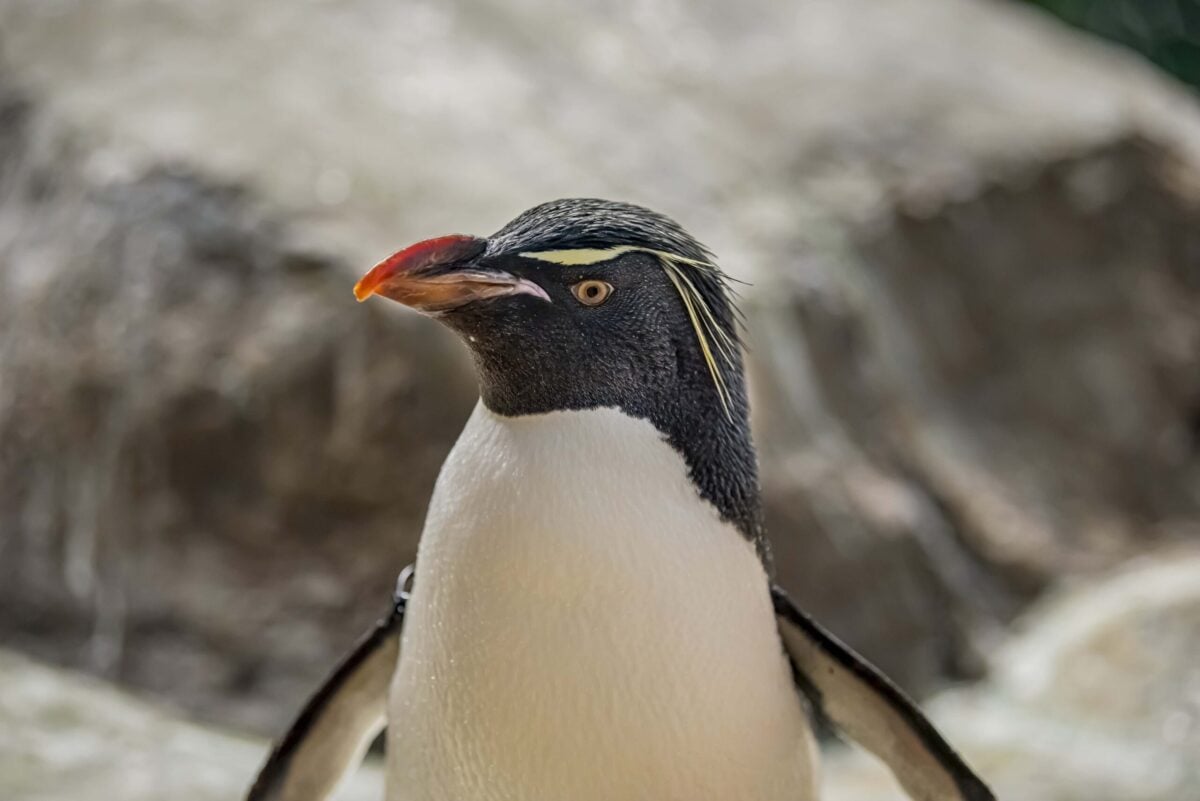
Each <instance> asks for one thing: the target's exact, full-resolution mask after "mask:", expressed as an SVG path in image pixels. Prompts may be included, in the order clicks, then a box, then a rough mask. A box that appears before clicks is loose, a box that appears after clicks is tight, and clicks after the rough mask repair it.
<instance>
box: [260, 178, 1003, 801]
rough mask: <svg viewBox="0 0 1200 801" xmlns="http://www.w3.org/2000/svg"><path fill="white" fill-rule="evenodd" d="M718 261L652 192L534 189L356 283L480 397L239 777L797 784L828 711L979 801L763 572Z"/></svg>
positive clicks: (756, 502) (874, 747)
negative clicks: (364, 616)
mask: <svg viewBox="0 0 1200 801" xmlns="http://www.w3.org/2000/svg"><path fill="white" fill-rule="evenodd" d="M730 282H731V279H730V278H728V277H727V275H726V274H725V273H724V272H722V270H721V269H720V268H719V267H718V266H717V264H716V261H715V259H714V257H713V255H712V254H711V253H710V252H709V251H708V250H707V249H706V248H705V247H704V246H702V245H701V244H700V243H699V242H698V241H697V240H696V239H694V238H693V237H692V236H691V235H689V234H688V233H687V232H686V231H685V230H684V229H683V228H682V227H681V226H680V225H678V224H677V223H676V222H674V221H673V220H671V219H669V218H668V217H666V216H664V215H662V214H659V213H657V212H654V211H651V210H649V209H646V208H643V207H640V206H636V205H632V204H629V203H621V202H613V201H606V200H597V199H566V200H557V201H553V202H549V203H544V204H542V205H539V206H536V207H534V208H532V209H530V210H528V211H526V212H524V213H522V214H521V215H519V216H518V217H516V218H515V219H514V220H513V221H512V222H510V223H508V224H507V225H505V226H504V227H503V228H501V229H500V230H499V231H498V232H497V233H495V234H493V235H492V236H490V237H487V238H482V237H475V236H469V235H462V234H457V235H450V236H443V237H439V238H436V239H429V240H425V241H423V242H419V243H417V244H415V245H412V246H411V247H408V248H406V249H404V250H401V251H399V252H398V253H396V254H394V255H392V256H390V257H388V258H387V259H385V260H383V261H382V262H380V263H379V264H377V265H376V266H375V267H374V268H372V269H371V270H370V271H369V272H368V273H367V274H366V275H365V276H364V277H363V278H362V280H361V281H359V283H358V284H357V285H356V286H355V288H354V292H355V295H356V297H357V298H358V299H359V300H360V301H362V300H366V299H367V298H369V297H372V296H376V295H378V296H381V297H384V298H387V299H390V300H392V301H395V302H398V303H401V304H403V305H405V306H408V307H410V308H412V309H415V310H416V311H418V312H421V313H423V314H425V315H428V316H430V317H433V318H435V319H436V320H438V321H439V322H440V323H442V324H443V325H445V326H447V327H448V328H450V329H451V330H452V331H454V332H455V333H456V334H458V335H459V337H460V338H461V339H462V341H463V342H464V343H465V344H466V346H467V348H468V350H469V351H470V353H471V356H472V358H473V360H474V364H475V369H476V373H477V376H478V382H479V391H480V399H479V402H478V404H477V405H476V407H475V409H474V411H473V413H472V414H471V416H470V419H469V420H468V421H467V423H466V426H465V428H464V429H463V432H462V434H461V436H460V437H459V439H458V441H457V443H456V444H455V446H454V447H453V449H452V450H451V452H450V454H449V455H448V457H447V458H446V461H445V464H444V465H443V466H442V469H441V472H440V474H439V477H438V479H437V482H436V485H435V488H434V491H433V496H432V498H431V500H430V504H429V511H428V514H427V517H426V520H425V525H424V529H423V531H422V535H421V540H420V544H419V547H418V552H417V558H416V563H415V573H413V574H412V580H411V590H410V589H409V588H408V586H407V584H408V582H407V579H408V576H407V575H406V576H404V577H402V581H401V584H400V587H399V588H398V591H397V593H396V597H395V599H394V601H393V603H392V605H391V607H390V609H389V611H388V613H387V614H386V615H385V616H384V617H383V618H382V619H381V620H380V621H379V623H378V624H377V625H376V626H375V627H374V629H372V630H371V631H370V632H368V633H367V635H366V636H364V638H363V639H362V640H361V641H360V642H359V644H358V645H357V646H356V647H355V648H354V650H353V651H352V652H351V654H350V655H349V656H348V657H346V658H345V659H344V660H343V662H342V663H341V664H340V665H339V666H338V667H337V669H336V670H335V671H334V672H333V674H332V675H331V676H330V678H329V679H328V680H327V681H326V683H325V684H324V685H323V686H322V687H321V688H320V689H319V690H318V691H317V693H316V694H315V695H314V696H313V697H312V699H311V700H310V701H309V702H308V704H307V705H306V706H305V707H304V709H303V710H302V712H301V713H300V715H299V717H298V718H297V719H296V722H295V723H294V724H293V726H292V728H291V729H290V730H289V731H288V732H287V734H286V735H285V736H284V737H283V738H282V739H281V740H280V741H279V742H278V744H277V745H276V747H275V748H274V750H273V751H272V753H271V754H270V756H269V757H268V759H267V762H266V764H265V765H264V767H263V769H262V771H261V772H260V774H259V776H258V778H257V780H256V781H255V783H254V785H253V787H252V789H251V790H250V793H249V795H248V801H323V799H327V798H329V797H330V796H331V795H332V794H333V792H334V791H335V789H336V787H337V785H338V783H339V782H340V781H341V780H342V778H343V777H344V776H346V775H347V774H348V772H349V771H351V770H352V769H353V768H354V767H355V766H356V765H357V763H358V762H359V760H360V759H361V757H362V755H363V753H364V752H365V750H366V748H367V746H368V745H369V743H370V742H371V741H372V739H373V738H374V737H376V736H377V735H378V734H379V732H380V731H381V730H383V729H384V727H386V737H387V748H386V752H387V753H386V763H387V768H386V785H387V789H386V794H387V801H567V800H568V799H569V800H570V801H685V799H686V801H731V799H738V801H816V799H818V798H819V775H818V762H817V757H818V749H817V747H816V743H815V738H814V734H813V725H812V720H813V719H814V718H816V719H824V720H827V721H828V722H830V723H831V724H832V725H833V726H835V727H837V728H838V729H840V730H841V731H842V732H844V733H846V734H847V735H849V736H850V737H851V738H852V739H854V740H855V741H856V742H857V743H859V744H860V745H861V746H863V747H865V748H866V749H867V750H868V751H870V752H872V753H873V754H875V755H876V756H877V757H878V758H879V759H881V760H882V761H883V762H884V763H885V764H886V765H887V766H888V768H889V769H890V770H891V772H892V773H893V775H894V776H895V778H896V780H897V781H898V782H899V784H900V785H901V787H902V788H903V789H904V791H905V792H906V793H907V794H908V795H909V796H910V797H911V798H912V799H914V800H915V801H993V799H994V797H993V795H992V793H991V792H990V791H989V789H988V787H987V786H986V784H985V783H984V782H983V781H982V780H981V779H980V778H979V777H978V776H977V775H976V774H975V773H974V772H973V771H972V770H971V769H970V768H969V767H968V766H967V764H966V763H965V762H964V761H963V759H962V758H961V757H960V756H959V755H958V754H957V753H956V752H955V750H954V749H953V748H952V747H951V746H950V745H949V744H948V743H947V742H946V741H945V740H944V739H943V738H942V736H941V735H940V734H939V733H938V731H937V730H936V729H935V728H934V727H933V726H932V725H931V724H930V722H929V721H928V720H927V719H926V718H925V717H924V716H923V715H922V713H921V712H920V710H919V709H918V708H917V706H916V705H915V704H914V703H913V702H912V701H911V700H909V699H908V698H907V697H906V696H905V695H904V693H903V692H901V691H900V690H899V689H898V688H897V687H896V686H895V685H894V684H893V683H892V682H890V681H889V680H888V679H887V678H886V677H885V676H883V675H882V674H881V673H880V672H879V671H878V670H876V669H875V668H874V667H872V666H871V665H870V664H869V663H868V662H866V661H865V660H864V659H863V658H862V657H860V656H858V655H857V654H856V653H855V652H854V651H852V650H851V649H850V648H848V647H847V646H846V645H844V644H843V643H841V642H840V641H839V640H837V639H836V638H835V637H834V636H833V635H831V634H830V633H829V632H827V631H826V630H825V629H823V628H822V627H821V626H820V625H818V624H817V623H816V622H815V621H814V620H813V619H812V618H811V617H810V616H809V615H807V614H805V613H804V612H803V611H801V610H800V609H799V608H798V607H797V606H796V605H795V604H794V603H793V602H792V601H791V600H790V599H789V597H788V596H787V595H786V593H785V592H784V591H783V590H782V589H780V588H779V587H777V586H774V585H773V584H772V579H771V576H772V571H771V559H770V549H769V547H768V541H767V537H766V532H765V530H764V525H763V519H762V502H761V492H760V489H759V480H758V472H757V470H758V468H757V459H756V454H755V449H754V443H753V440H752V437H751V432H750V427H749V404H748V400H747V389H746V381H745V377H744V370H743V357H742V343H741V337H740V326H739V313H738V311H737V309H736V307H735V304H734V293H733V292H732V291H731V287H730Z"/></svg>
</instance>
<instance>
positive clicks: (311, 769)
mask: <svg viewBox="0 0 1200 801" xmlns="http://www.w3.org/2000/svg"><path fill="white" fill-rule="evenodd" d="M406 602H407V596H406V595H405V594H403V593H401V592H398V593H397V595H396V598H395V601H394V602H393V606H392V610H391V611H390V612H389V613H388V614H387V615H386V616H385V617H384V618H382V619H381V620H380V621H379V622H378V623H376V624H375V627H374V628H373V629H371V630H370V631H369V632H367V634H366V635H365V636H364V637H363V638H362V639H361V640H359V642H358V645H356V646H355V647H354V650H353V651H351V652H350V653H349V655H347V656H346V658H344V659H343V660H342V662H341V664H339V665H338V666H337V667H336V668H335V669H334V671H333V673H332V674H331V675H330V676H329V678H328V679H326V680H325V683H324V684H322V685H321V686H320V688H318V689H317V691H316V693H314V694H313V696H312V697H311V698H310V699H309V700H308V703H306V704H305V705H304V708H303V709H302V710H301V711H300V715H299V716H298V717H297V718H296V720H295V722H294V723H292V727H291V728H290V729H288V731H287V734H285V735H284V736H283V738H282V739H281V740H279V741H278V742H277V743H276V744H275V747H274V748H273V749H272V750H271V755H270V756H269V757H267V761H266V764H264V765H263V767H262V770H260V771H259V773H258V778H257V779H255V781H254V786H252V787H251V788H250V792H249V794H248V795H247V796H246V801H325V800H326V799H327V798H329V797H331V796H332V795H333V793H334V791H335V790H336V789H337V787H338V785H339V784H340V783H341V781H342V779H343V778H344V777H345V776H347V775H348V774H349V773H350V771H351V770H353V769H354V768H355V767H356V766H357V765H358V763H359V762H360V761H362V757H363V754H365V753H366V750H367V747H368V746H370V744H371V741H372V740H374V739H375V737H376V736H377V735H378V734H379V732H381V731H382V730H383V728H384V724H385V722H386V710H387V696H388V686H389V685H390V684H391V680H392V674H393V673H394V672H395V670H396V660H397V659H398V658H399V655H400V630H401V627H402V625H403V623H404V607H405V604H406Z"/></svg>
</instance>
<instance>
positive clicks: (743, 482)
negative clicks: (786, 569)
mask: <svg viewBox="0 0 1200 801" xmlns="http://www.w3.org/2000/svg"><path fill="white" fill-rule="evenodd" d="M354 292H355V296H356V297H357V298H358V299H359V300H366V299H367V298H368V297H370V296H372V295H382V296H383V297H386V298H390V299H392V300H394V301H397V302H399V303H402V304H404V305H406V306H409V307H411V308H413V309H416V310H417V311H420V312H422V313H424V314H427V315H430V316H432V317H435V318H436V319H437V320H438V321H439V322H441V323H443V324H444V325H446V326H448V327H449V328H451V329H452V330H454V331H455V332H456V333H458V335H459V336H460V337H461V338H462V340H463V341H464V342H465V343H466V345H467V347H468V348H470V350H471V353H472V355H473V356H474V360H475V365H476V370H477V373H478V376H479V383H480V394H481V396H482V399H483V402H484V404H485V405H486V406H487V407H488V408H489V409H490V410H491V411H493V412H495V413H497V414H501V415H505V416H524V415H533V414H544V413H548V412H556V411H565V410H586V409H594V408H601V407H608V408H616V409H619V410H620V411H622V412H624V413H626V414H628V415H630V416H632V417H636V418H640V419H645V420H648V421H650V423H652V424H653V425H654V426H655V427H656V428H657V429H658V431H659V433H660V434H661V435H662V436H663V437H664V439H666V440H667V441H668V442H669V443H670V444H671V445H672V447H674V448H675V449H676V450H677V451H678V452H679V453H680V454H681V455H682V456H683V457H684V459H685V461H686V462H687V465H688V468H689V475H690V477H691V479H692V481H693V483H694V485H695V486H696V488H697V490H698V492H699V494H700V496H701V497H703V498H705V499H707V500H708V501H710V502H712V503H713V504H714V505H715V506H716V507H717V509H718V511H719V512H720V513H721V515H722V517H724V518H725V519H727V520H729V521H731V522H733V523H735V524H736V525H737V526H738V527H739V528H740V529H741V530H742V531H743V533H744V534H745V535H746V536H747V537H749V538H750V539H752V540H753V541H755V542H756V543H758V544H759V546H760V549H763V548H765V545H764V544H763V540H762V536H761V533H762V532H761V524H760V522H759V518H760V512H759V505H760V503H759V490H758V478H757V464H756V459H755V454H754V448H753V444H752V441H751V437H750V431H749V424H748V409H747V400H746V388H745V380H744V377H743V368H742V354H741V344H740V341H739V338H738V333H737V331H738V329H737V322H738V313H737V310H736V308H735V307H734V305H733V303H732V300H731V295H730V291H729V287H728V278H727V277H726V276H725V274H724V273H723V272H721V270H720V269H719V268H718V267H717V266H716V264H715V262H714V260H713V257H712V255H711V254H710V253H709V252H708V251H707V250H706V249H705V248H704V247H703V246H702V245H701V244H700V243H699V242H697V241H696V240H695V239H694V238H692V237H691V236H690V235H689V234H688V233H687V232H686V231H684V229H683V228H682V227H680V226H679V225H678V224H677V223H675V222H674V221H673V220H671V219H669V218H667V217H665V216H663V215H661V214H658V213H657V212H654V211H651V210H649V209H646V208H642V207H640V206H635V205H632V204H628V203H618V202H613V201H606V200H594V199H570V200H557V201H552V202H550V203H544V204H542V205H540V206H536V207H534V208H532V209H530V210H528V211H526V212H524V213H523V214H521V215H520V216H518V217H517V218H516V219H514V220H513V221H512V222H510V223H508V224H507V225H505V226H504V227H503V228H501V229H500V230H499V231H497V232H496V233H495V234H493V235H492V236H490V237H487V238H483V237H475V236H468V235H462V234H456V235H451V236H443V237H439V238H436V239H429V240H425V241H423V242H419V243H417V244H415V245H412V246H411V247H408V248H405V249H404V250H401V251H399V252H398V253H396V254H394V255H392V256H390V257H388V258H387V259H384V260H383V261H382V262H380V263H379V264H377V265H376V266H375V267H374V268H373V269H372V270H371V271H370V272H368V273H367V274H366V275H365V276H364V277H363V278H362V280H361V281H359V283H358V285H357V286H356V287H355V288H354ZM764 558H765V551H764Z"/></svg>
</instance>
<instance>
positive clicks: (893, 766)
mask: <svg viewBox="0 0 1200 801" xmlns="http://www.w3.org/2000/svg"><path fill="white" fill-rule="evenodd" d="M771 600H772V601H773V602H774V605H775V617H776V619H777V620H778V622H779V633H780V636H781V637H782V639H783V645H784V648H785V649H786V651H787V654H788V657H789V658H790V660H791V663H792V668H793V671H794V672H795V675H796V683H797V685H798V686H799V687H800V689H801V690H802V691H803V692H804V693H805V695H807V696H808V697H809V700H810V701H811V702H812V703H813V705H814V706H815V707H817V709H818V712H819V713H820V714H823V715H824V716H825V717H826V718H827V719H828V720H829V721H830V722H831V723H833V724H834V725H835V726H836V727H837V728H839V729H841V730H842V731H844V732H845V733H846V734H848V735H850V737H852V738H853V739H854V740H855V742H857V743H858V744H859V745H861V746H863V747H864V748H866V749H867V750H868V751H870V752H871V753H873V754H874V755H875V756H877V757H878V758H879V759H880V760H882V761H883V762H884V763H885V764H886V765H887V766H888V768H889V769H890V770H891V771H892V774H893V775H894V776H895V777H896V780H897V781H898V782H900V786H901V787H903V788H904V790H905V792H907V793H908V794H909V795H910V796H911V797H912V798H913V799H915V801H995V796H994V795H992V792H991V790H989V789H988V787H987V785H986V784H984V783H983V781H982V780H981V779H980V778H979V777H978V776H976V775H975V773H974V772H973V771H972V770H971V769H970V768H969V767H968V766H967V764H966V763H965V762H963V760H962V757H960V756H959V755H958V754H957V753H956V752H955V751H954V749H953V748H951V747H950V744H949V743H947V742H946V741H945V740H944V739H942V736H941V735H940V734H938V731H937V729H935V728H934V727H933V724H932V723H930V722H929V720H928V719H927V718H926V717H925V716H924V715H923V714H922V713H921V710H920V709H918V708H917V705H916V704H914V703H913V702H912V701H911V700H910V699H909V698H908V696H906V695H905V694H904V693H903V692H902V691H901V690H900V689H899V688H898V687H896V685H894V684H892V682H891V681H889V680H888V679H887V677H886V676H884V675H883V674H882V673H880V672H879V671H878V670H876V669H875V667H874V666H872V665H871V664H870V663H869V662H867V661H866V660H865V659H863V658H862V657H861V656H859V655H858V654H856V653H855V652H854V651H853V650H851V649H850V648H849V647H848V646H846V645H844V644H842V643H841V642H839V641H838V640H837V638H836V637H834V636H833V635H832V634H830V633H829V632H827V631H825V629H823V628H821V626H820V625H818V624H817V622H816V621H814V620H813V619H812V618H811V617H809V616H808V615H807V614H805V613H804V612H802V611H800V609H799V608H798V607H797V606H796V605H795V604H793V603H792V600H791V599H790V598H789V597H788V596H787V594H786V593H784V591H783V590H781V589H780V588H778V587H772V588H771Z"/></svg>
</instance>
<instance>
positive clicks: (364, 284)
mask: <svg viewBox="0 0 1200 801" xmlns="http://www.w3.org/2000/svg"><path fill="white" fill-rule="evenodd" d="M486 248H487V240H486V239H480V238H479V237H474V236H465V235H463V234H452V235H450V236H441V237H437V238H436V239H426V240H425V241H424V242H418V243H417V244H415V245H412V246H410V247H407V248H405V249H404V250H401V251H399V252H397V253H394V254H392V255H391V256H388V257H387V258H386V259H384V260H383V261H381V262H379V263H378V264H376V265H375V266H374V267H372V268H371V270H370V271H369V272H368V273H367V274H366V275H364V276H363V277H362V279H361V280H360V281H359V282H358V283H357V284H355V285H354V297H356V298H357V299H358V300H359V302H360V303H361V302H362V301H364V300H366V299H367V298H369V297H371V296H372V295H382V296H383V297H385V298H388V299H390V300H394V301H396V302H397V303H402V304H404V305H405V306H408V307H410V308H412V309H416V310H417V311H419V312H423V313H425V314H431V315H436V314H441V313H443V312H447V311H451V310H453V309H457V308H458V307H460V306H464V305H466V304H468V303H471V302H473V301H477V300H486V299H488V298H498V297H505V296H507V295H532V296H534V297H536V298H541V299H542V300H544V301H546V302H547V303H549V302H550V296H549V295H547V294H546V290H544V289H542V288H541V287H540V286H538V285H537V284H535V283H534V282H533V281H530V280H528V279H525V278H518V277H516V276H514V275H511V274H510V273H506V272H504V271H503V270H491V269H487V268H485V267H480V266H479V265H477V264H472V262H473V261H474V260H475V259H476V258H478V257H479V256H481V255H483V252H484V250H485V249H486Z"/></svg>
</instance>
